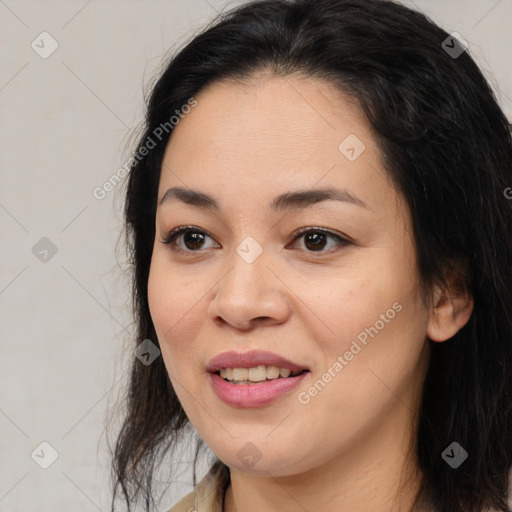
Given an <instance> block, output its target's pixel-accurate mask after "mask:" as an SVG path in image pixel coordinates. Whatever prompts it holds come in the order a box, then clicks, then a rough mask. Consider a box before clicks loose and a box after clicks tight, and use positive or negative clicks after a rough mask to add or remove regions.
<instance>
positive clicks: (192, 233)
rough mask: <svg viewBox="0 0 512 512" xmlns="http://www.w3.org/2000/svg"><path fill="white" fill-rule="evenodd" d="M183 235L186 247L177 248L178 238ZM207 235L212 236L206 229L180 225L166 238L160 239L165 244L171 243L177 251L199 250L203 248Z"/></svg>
mask: <svg viewBox="0 0 512 512" xmlns="http://www.w3.org/2000/svg"><path fill="white" fill-rule="evenodd" d="M179 237H182V239H183V244H184V246H185V249H182V248H180V247H178V248H176V245H177V244H176V240H177V239H178V238H179ZM205 237H208V238H211V237H210V235H208V234H207V233H206V232H205V231H203V230H202V229H199V228H196V227H194V226H180V227H178V228H176V229H173V230H172V231H171V232H170V233H169V234H168V235H167V236H166V237H165V239H164V240H160V241H161V242H162V243H163V244H166V245H171V246H172V248H173V250H176V251H185V252H197V250H198V249H201V248H202V246H203V244H204V241H205Z"/></svg>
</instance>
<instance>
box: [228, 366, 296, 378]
mask: <svg viewBox="0 0 512 512" xmlns="http://www.w3.org/2000/svg"><path fill="white" fill-rule="evenodd" d="M290 374H291V370H290V369H289V368H278V367H277V366H264V365H260V366H255V367H253V368H222V370H220V376H221V377H222V378H223V379H227V380H230V381H235V382H238V381H251V382H261V381H264V380H266V379H277V378H279V376H281V377H284V378H286V377H289V376H290Z"/></svg>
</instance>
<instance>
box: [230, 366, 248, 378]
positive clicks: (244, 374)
mask: <svg viewBox="0 0 512 512" xmlns="http://www.w3.org/2000/svg"><path fill="white" fill-rule="evenodd" d="M233 380H249V370H248V369H247V368H233Z"/></svg>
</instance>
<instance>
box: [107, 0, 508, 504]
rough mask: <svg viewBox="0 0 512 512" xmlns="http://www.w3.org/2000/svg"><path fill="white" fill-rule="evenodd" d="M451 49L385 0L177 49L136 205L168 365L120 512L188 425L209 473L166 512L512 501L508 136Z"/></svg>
mask: <svg viewBox="0 0 512 512" xmlns="http://www.w3.org/2000/svg"><path fill="white" fill-rule="evenodd" d="M466 50H467V49H466V47H465V46H464V44H463V43H462V42H460V41H459V40H458V39H456V38H455V37H452V36H450V34H448V33H446V32H445V31H444V30H442V29H441V28H439V27H438V26H436V25H435V24H433V23H432V22H431V21H430V20H429V19H427V18H426V17H425V16H424V15H422V14H420V13H418V12H415V11H412V10H409V9H408V8H406V7H404V6H401V5H399V4H395V3H392V2H389V1H385V0H294V1H285V0H264V1H257V2H251V3H248V4H245V5H243V6H242V7H239V8H237V9H234V10H232V11H231V12H229V13H227V14H223V15H221V16H220V17H219V19H218V20H216V22H215V23H213V24H211V25H210V26H209V27H208V28H207V29H205V31H204V32H203V33H201V34H199V35H197V36H196V37H195V38H194V39H193V40H192V41H191V42H190V43H189V44H187V45H186V46H185V47H184V48H183V49H182V50H181V51H180V52H179V53H178V54H177V55H176V56H174V58H173V59H172V60H171V61H170V63H169V65H168V66H167V68H166V69H165V71H164V72H163V74H162V76H161V77H160V78H159V80H158V82H157V83H156V85H155V86H154V88H153V90H152V93H151V96H150V98H149V104H148V110H147V116H146V127H145V132H144V134H143V136H142V137H141V139H140V141H139V144H138V146H137V153H136V155H137V158H135V159H134V160H133V165H132V167H131V171H130V175H129V178H128V183H127V191H126V207H125V219H126V227H127V235H128V237H127V241H128V244H129V245H128V247H129V249H130V250H131V255H132V263H133V271H134V274H133V277H134V281H133V282H134V288H133V291H134V312H135V316H136V320H137V328H138V332H137V339H136V345H139V344H140V343H141V341H142V340H146V341H145V343H150V345H151V347H153V348H154V349H155V350H156V348H157V347H158V349H159V350H160V351H161V357H158V356H155V357H154V358H153V357H152V358H151V359H154V360H152V361H151V362H150V361H149V359H150V357H149V355H147V356H146V362H145V364H143V363H141V360H139V359H138V358H136V359H134V363H133V367H132V372H131V384H130V389H129V399H128V402H127V405H128V411H127V415H126V418H125V421H124V424H123V428H122V430H121V432H120V434H119V437H118V440H117V445H116V451H115V455H114V465H113V469H114V475H115V478H116V479H117V480H116V490H117V488H118V486H120V487H121V488H122V491H123V494H124V497H125V499H126V501H127V504H128V509H130V504H133V503H135V501H136V498H137V497H140V496H144V497H145V506H146V510H149V509H150V501H151V500H152V495H151V481H152V475H153V471H154V465H155V462H156V458H157V455H158V454H162V453H166V452H167V451H168V450H169V449H170V450H171V451H172V449H173V448H174V447H175V446H176V445H177V443H178V442H180V441H181V439H182V437H183V433H184V432H185V431H186V428H187V427H188V426H190V425H192V426H193V427H194V429H195V431H196V432H197V434H198V435H199V446H198V448H199V447H201V446H203V447H204V445H205V444H206V445H207V446H208V447H209V448H210V449H211V451H212V452H213V453H214V454H215V456H216V460H215V463H214V465H213V466H212V468H211V470H210V471H209V473H208V474H207V475H206V476H205V478H204V479H203V480H201V482H199V484H197V485H196V479H195V474H194V485H196V487H195V489H194V492H192V493H190V494H189V495H188V496H186V497H185V498H183V499H182V500H180V502H179V503H177V504H175V506H174V507H173V508H172V509H171V510H172V512H180V511H185V510H187V511H190V510H194V509H195V510H205V511H206V510H207V511H225V512H234V511H235V510H236V511H238V512H244V511H249V510H267V511H273V510H276V511H277V510H286V511H299V510H301V511H302V510H315V511H322V510H327V509H329V510H345V511H356V510H364V511H369V510H379V511H390V512H391V511H393V512H395V511H397V510H400V511H413V510H414V511H427V510H435V511H445V512H448V511H450V512H463V511H464V512H468V511H470V512H477V511H478V512H480V511H482V512H483V511H484V510H489V509H490V510H496V511H507V510H510V509H509V505H507V493H508V487H509V481H508V477H509V472H510V467H511V465H512V449H511V448H512V444H511V432H512V428H511V418H512V416H511V375H512V361H511V358H512V319H511V314H510V312H511V311H512V286H511V283H512V276H511V270H510V261H512V241H511V240H512V238H511V237H510V233H511V232H512V203H511V201H510V200H509V199H508V197H510V195H507V192H506V191H507V190H510V187H511V186H512V169H511V166H512V164H511V162H512V142H511V132H510V125H509V123H508V121H507V119H506V117H505V115H504V114H503V112H502V111H501V110H500V107H499V106H498V103H497V101H496V99H495V97H494V95H493V93H492V92H491V89H490V88H489V86H488V84H487V82H486V81H485V79H484V77H483V76H482V73H481V72H480V71H479V69H478V67H477V66H476V64H475V63H474V61H473V60H472V59H471V57H470V56H469V54H468V52H467V51H466ZM147 340H150V342H148V341H147ZM149 353H150V351H146V354H149ZM155 353H156V354H157V355H158V354H159V352H158V350H156V352H155ZM174 501H176V500H174ZM113 508H114V507H113Z"/></svg>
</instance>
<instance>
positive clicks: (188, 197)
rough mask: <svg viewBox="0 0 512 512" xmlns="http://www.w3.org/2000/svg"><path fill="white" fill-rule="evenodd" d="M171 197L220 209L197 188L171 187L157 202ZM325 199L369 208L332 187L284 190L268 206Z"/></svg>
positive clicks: (287, 207) (308, 203) (281, 207)
mask: <svg viewBox="0 0 512 512" xmlns="http://www.w3.org/2000/svg"><path fill="white" fill-rule="evenodd" d="M173 198H174V199H177V200H179V201H182V202H183V203H186V204H189V205H191V206H195V207H197V208H203V209H206V210H212V211H216V212H218V211H220V209H221V208H220V203H219V201H218V200H217V199H215V198H214V197H213V196H210V195H208V194H205V193H204V192H200V191H198V190H192V189H187V188H182V187H172V188H170V189H168V190H167V192H165V194H164V195H163V196H162V198H161V199H160V201H159V204H160V205H161V204H163V203H164V202H165V201H169V200H171V199H173ZM327 200H334V201H342V202H346V203H350V204H354V205H356V206H360V207H362V208H366V209H367V210H370V207H369V206H368V205H367V204H366V203H365V202H364V201H362V200H361V199H359V198H358V197H357V196H355V195H354V194H352V193H351V192H350V191H348V190H346V189H341V190H340V189H337V188H333V187H326V188H319V189H311V190H295V191H291V192H285V193H284V194H281V195H279V196H277V197H275V198H274V199H273V200H272V201H271V203H270V205H269V208H270V210H271V211H272V212H276V213H277V212H280V211H282V210H290V209H293V208H295V209H298V208H305V207H308V206H311V205H313V204H315V203H319V202H321V201H327Z"/></svg>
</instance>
